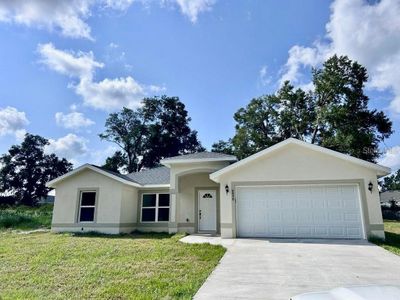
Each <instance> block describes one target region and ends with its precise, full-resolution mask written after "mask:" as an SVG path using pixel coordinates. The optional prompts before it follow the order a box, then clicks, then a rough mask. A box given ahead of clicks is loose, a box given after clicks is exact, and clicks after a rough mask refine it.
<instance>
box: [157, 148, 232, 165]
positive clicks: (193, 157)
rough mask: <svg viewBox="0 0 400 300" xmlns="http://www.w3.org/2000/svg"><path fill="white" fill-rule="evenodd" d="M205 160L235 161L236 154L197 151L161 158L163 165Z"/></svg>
mask: <svg viewBox="0 0 400 300" xmlns="http://www.w3.org/2000/svg"><path fill="white" fill-rule="evenodd" d="M205 161H231V162H234V161H237V158H236V156H234V155H229V154H225V153H219V152H208V151H204V152H197V153H190V154H184V155H178V156H172V157H168V158H165V159H163V160H161V163H162V164H163V165H169V164H172V163H174V164H175V163H192V162H205Z"/></svg>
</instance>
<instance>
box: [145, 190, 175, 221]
mask: <svg viewBox="0 0 400 300" xmlns="http://www.w3.org/2000/svg"><path fill="white" fill-rule="evenodd" d="M145 195H156V204H155V206H145V207H143V199H144V196H145ZM160 195H168V196H169V205H168V206H160V205H159V199H160ZM140 201H141V202H140V223H168V222H169V220H170V213H171V194H170V193H158V192H153V193H151V192H147V193H142V194H141V200H140ZM160 208H168V221H158V210H159V209H160ZM143 209H155V210H156V211H155V216H154V221H143Z"/></svg>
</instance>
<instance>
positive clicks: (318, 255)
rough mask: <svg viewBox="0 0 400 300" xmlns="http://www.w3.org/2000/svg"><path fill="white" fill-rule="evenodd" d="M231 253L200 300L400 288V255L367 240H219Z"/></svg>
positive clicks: (200, 238) (193, 238)
mask: <svg viewBox="0 0 400 300" xmlns="http://www.w3.org/2000/svg"><path fill="white" fill-rule="evenodd" d="M183 241H184V242H189V243H196V242H210V243H213V244H223V245H224V246H225V247H227V249H228V250H227V253H226V254H225V256H224V257H223V258H222V260H221V262H220V264H219V265H218V266H217V268H216V269H215V270H214V271H213V273H212V274H211V275H210V277H209V278H208V279H207V280H206V282H205V283H204V285H203V286H202V287H201V288H200V290H199V291H198V292H197V294H196V295H195V299H270V300H274V299H279V300H282V299H290V297H291V296H295V295H297V294H301V293H305V292H311V291H321V290H327V289H331V288H334V287H339V286H350V285H365V284H390V285H400V257H399V256H397V255H395V254H392V253H390V252H388V251H386V250H384V249H382V248H380V247H378V246H375V245H373V244H371V243H368V242H367V241H363V240H358V241H335V240H281V239H276V240H271V239H270V240H267V239H227V240H225V239H220V238H218V237H204V236H187V237H185V238H184V239H183Z"/></svg>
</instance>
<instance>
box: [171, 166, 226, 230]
mask: <svg viewBox="0 0 400 300" xmlns="http://www.w3.org/2000/svg"><path fill="white" fill-rule="evenodd" d="M218 186H219V185H218V184H217V183H216V182H214V181H212V180H210V178H209V173H199V174H189V175H184V176H182V177H180V178H179V189H178V199H179V200H178V218H177V219H178V220H177V221H178V225H179V227H182V228H183V227H185V228H186V230H185V231H188V230H187V229H192V230H189V231H194V230H195V222H196V220H197V219H196V217H195V214H196V213H197V212H196V211H195V207H196V205H195V202H196V199H197V195H196V193H197V189H199V188H204V189H207V188H218Z"/></svg>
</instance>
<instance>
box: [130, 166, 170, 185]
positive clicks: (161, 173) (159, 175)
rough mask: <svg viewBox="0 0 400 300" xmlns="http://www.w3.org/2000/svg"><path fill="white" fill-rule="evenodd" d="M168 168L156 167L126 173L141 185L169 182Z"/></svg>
mask: <svg viewBox="0 0 400 300" xmlns="http://www.w3.org/2000/svg"><path fill="white" fill-rule="evenodd" d="M169 173H170V169H169V168H167V167H158V168H154V169H148V170H144V171H140V172H135V173H130V174H128V175H126V176H127V177H128V178H130V179H131V180H133V181H135V182H137V183H139V184H141V185H153V184H169Z"/></svg>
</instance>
